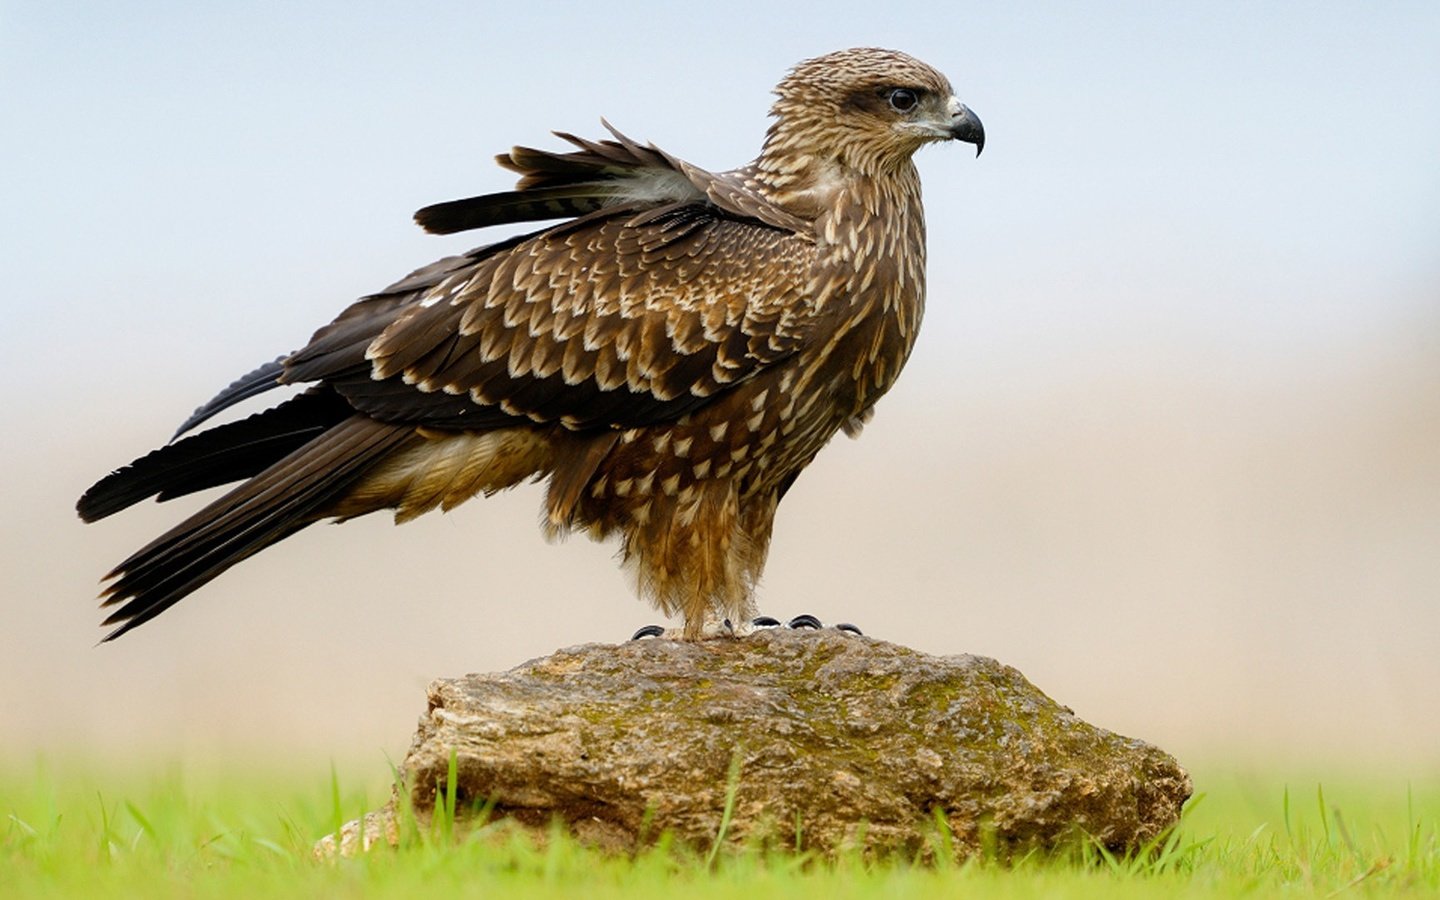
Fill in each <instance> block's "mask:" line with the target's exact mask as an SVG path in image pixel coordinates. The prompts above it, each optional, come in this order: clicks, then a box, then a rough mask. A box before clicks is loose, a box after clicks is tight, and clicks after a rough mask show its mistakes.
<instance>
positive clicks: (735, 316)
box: [283, 200, 818, 430]
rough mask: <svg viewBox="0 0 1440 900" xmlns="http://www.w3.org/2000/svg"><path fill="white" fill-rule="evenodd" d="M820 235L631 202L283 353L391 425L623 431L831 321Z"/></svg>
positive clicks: (701, 208)
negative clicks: (814, 276) (819, 272)
mask: <svg viewBox="0 0 1440 900" xmlns="http://www.w3.org/2000/svg"><path fill="white" fill-rule="evenodd" d="M814 253H815V245H814V243H813V241H812V240H811V239H810V237H809V235H808V234H799V233H796V232H794V231H790V230H787V229H782V228H778V227H775V226H773V225H768V224H765V223H763V222H760V221H758V220H756V219H754V218H749V217H740V216H737V215H735V214H733V213H731V212H728V211H726V210H722V209H721V208H719V207H717V206H716V205H714V204H713V203H710V202H707V201H703V200H702V201H698V202H697V201H693V200H692V201H689V202H686V201H678V202H669V203H660V204H659V205H655V204H654V203H653V202H651V203H645V202H640V201H631V202H627V203H623V204H621V205H618V206H607V207H605V208H604V209H601V210H598V211H596V212H592V213H589V214H587V215H585V216H582V217H580V218H579V219H576V220H573V221H571V222H568V223H564V224H562V225H558V226H556V227H554V228H551V229H549V230H546V231H543V232H540V233H537V234H534V235H529V236H526V237H524V238H520V239H516V240H515V241H513V242H511V243H510V245H509V246H507V247H505V248H504V249H503V250H501V251H499V252H492V253H490V254H488V255H485V256H483V257H482V258H479V259H477V260H475V261H474V262H473V263H471V264H469V265H465V266H461V267H458V268H455V269H453V270H451V271H449V272H448V273H446V274H444V275H443V276H442V277H440V279H439V280H438V281H436V282H435V283H434V284H433V285H430V286H428V287H425V288H423V289H422V290H420V291H419V292H418V293H417V294H416V295H414V297H409V298H407V300H406V302H404V303H402V304H400V305H394V304H392V303H385V302H378V301H377V305H376V306H375V308H374V309H368V308H366V307H365V306H364V304H365V303H366V302H367V301H361V303H359V304H357V305H356V306H353V307H351V309H350V310H347V312H346V314H344V315H342V317H341V319H338V320H337V321H336V322H334V323H332V324H331V325H330V326H327V328H325V329H322V330H321V331H320V332H318V333H317V334H316V337H315V339H314V340H312V342H311V343H310V344H309V345H308V346H307V347H305V348H304V349H302V350H300V351H298V352H297V353H295V354H293V355H291V356H290V357H289V358H287V359H286V360H285V363H284V366H285V374H284V376H283V380H285V381H287V382H303V381H314V380H319V381H324V382H326V383H328V384H330V385H331V386H333V387H334V388H335V389H336V390H337V391H339V392H340V394H341V395H342V396H344V397H345V398H346V399H347V400H349V402H350V403H351V404H352V405H353V406H354V407H355V408H356V409H358V410H360V411H361V412H364V413H366V414H368V415H371V416H373V417H375V418H378V419H381V420H384V421H391V422H408V423H414V424H419V425H428V426H433V427H443V428H487V427H496V426H500V425H507V424H516V423H519V422H550V423H559V424H561V425H564V426H565V427H568V428H571V429H577V430H578V429H586V428H597V427H608V428H624V427H633V426H637V425H644V424H650V423H653V422H658V421H665V420H668V419H673V418H676V417H679V416H681V415H684V414H685V413H686V412H688V411H690V410H692V409H695V408H697V407H698V406H700V405H702V404H704V403H705V402H707V400H708V399H709V398H711V397H712V396H714V395H715V394H717V393H719V392H721V391H723V390H725V389H726V388H728V387H730V386H732V385H734V384H736V383H738V382H740V381H743V380H744V379H746V378H748V377H750V376H752V375H753V374H754V373H756V372H757V371H759V370H760V369H762V368H764V367H766V366H769V365H772V364H774V363H776V362H778V361H780V360H782V359H785V358H786V357H788V356H790V355H791V354H793V353H794V352H796V350H798V349H799V347H800V346H802V344H803V343H804V341H805V340H806V338H807V336H808V335H809V333H810V332H811V330H812V329H813V327H814V326H815V323H816V322H817V321H818V317H817V310H816V309H814V308H813V306H812V305H811V304H810V301H809V298H810V296H811V290H810V285H809V283H808V282H809V278H810V269H811V266H812V262H813V259H814Z"/></svg>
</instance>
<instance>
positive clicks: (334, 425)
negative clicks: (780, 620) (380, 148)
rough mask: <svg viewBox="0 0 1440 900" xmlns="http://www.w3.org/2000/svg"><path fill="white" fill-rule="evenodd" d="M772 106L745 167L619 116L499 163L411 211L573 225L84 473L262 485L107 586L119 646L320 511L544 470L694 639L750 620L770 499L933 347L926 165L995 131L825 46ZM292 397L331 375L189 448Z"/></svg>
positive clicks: (940, 83)
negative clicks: (630, 133)
mask: <svg viewBox="0 0 1440 900" xmlns="http://www.w3.org/2000/svg"><path fill="white" fill-rule="evenodd" d="M775 94H776V95H777V98H778V99H777V100H776V101H775V103H774V105H773V107H772V109H771V116H772V122H771V124H770V126H769V128H768V130H767V132H766V136H765V141H764V145H763V147H762V148H761V151H760V155H759V156H758V157H757V158H756V159H755V160H754V161H753V162H751V163H750V164H748V165H746V166H743V167H741V168H738V169H733V170H730V171H727V172H708V171H705V170H703V169H700V168H698V167H696V166H694V165H691V164H690V163H687V162H685V161H684V160H681V159H678V158H676V157H674V156H671V155H670V154H668V153H665V152H664V151H662V150H660V149H658V148H657V147H655V146H654V145H653V144H646V145H642V144H639V143H637V142H636V141H633V140H631V139H630V138H628V137H626V136H625V135H623V134H621V133H620V132H618V131H616V130H615V129H613V128H611V127H610V126H609V124H608V123H605V127H606V128H607V129H608V130H609V133H610V137H609V138H607V139H604V140H586V139H582V138H579V137H575V136H573V135H569V134H563V133H558V132H557V137H559V138H561V139H562V140H564V141H566V142H567V143H569V144H570V145H572V149H567V150H566V151H565V152H558V151H549V150H536V149H531V148H527V147H516V148H515V149H513V150H511V151H510V152H509V153H505V154H501V155H500V156H499V157H497V160H498V162H499V164H500V165H501V166H503V167H505V168H507V169H510V170H511V171H514V172H516V173H518V174H519V175H520V178H519V183H518V184H517V185H516V187H515V190H513V191H509V192H504V193H496V194H488V195H485V196H479V197H471V198H468V199H462V200H455V201H451V202H448V203H440V204H437V205H435V206H430V207H426V208H425V209H422V210H420V211H419V212H418V213H416V215H415V218H416V220H417V222H418V223H419V224H420V225H421V226H423V227H424V228H426V229H427V230H429V231H431V232H436V233H440V234H449V233H453V232H458V231H464V230H468V229H473V228H481V227H485V226H489V225H502V224H508V223H515V222H547V221H548V222H549V223H550V224H546V225H545V226H544V227H541V228H539V230H535V231H532V232H530V233H528V234H523V235H520V236H517V237H511V238H508V239H506V240H502V241H499V242H498V243H493V244H489V245H487V246H484V247H480V248H479V249H476V250H473V251H471V252H469V253H467V254H464V255H463V256H456V257H449V258H446V259H442V260H440V261H439V262H436V263H434V264H432V265H429V266H426V267H424V268H422V269H419V270H417V271H416V272H414V273H412V274H411V275H409V276H408V277H406V278H404V279H402V280H401V281H399V282H397V283H395V284H393V285H391V286H390V287H388V288H386V289H385V290H383V291H380V292H379V293H376V294H372V295H369V296H366V297H363V298H361V299H359V300H357V301H356V302H355V303H353V304H351V305H350V306H349V307H348V308H346V309H345V310H344V311H343V312H341V313H340V315H339V316H338V317H337V318H336V319H335V320H334V321H333V322H331V323H330V324H328V325H326V326H324V327H323V328H321V329H319V330H318V331H317V332H315V334H314V336H313V337H312V338H311V339H310V342H309V343H308V344H306V345H305V346H304V347H302V348H300V349H299V350H297V351H295V352H293V353H291V354H289V355H288V356H284V357H281V358H280V359H278V360H276V361H275V362H272V363H268V364H266V365H263V366H261V367H259V368H258V369H256V370H255V371H253V372H251V373H250V374H249V375H246V376H244V377H242V378H240V379H239V380H237V381H236V382H235V383H233V384H231V385H230V386H229V387H228V388H226V389H225V390H224V391H222V392H221V393H220V394H219V395H218V396H217V397H215V399H213V400H212V401H210V402H209V403H208V404H206V405H205V406H202V407H201V408H200V409H198V410H196V412H195V414H194V415H193V416H192V417H191V418H190V419H189V420H188V421H186V422H185V423H184V424H183V425H182V426H181V428H180V430H179V432H177V434H176V438H175V439H174V440H172V442H171V443H168V444H166V445H165V446H163V447H161V448H160V449H158V450H155V451H154V452H152V453H150V454H149V455H146V456H143V457H141V458H140V459H137V460H136V461H134V462H133V463H131V464H130V465H128V466H125V467H124V468H121V469H118V470H116V471H115V472H112V473H111V474H110V475H108V476H106V477H105V478H103V479H101V480H100V481H99V482H98V483H97V484H95V485H94V486H93V487H92V488H90V490H88V491H87V492H86V493H85V494H84V496H83V497H81V498H80V501H79V503H78V505H77V508H78V511H79V513H80V516H81V518H83V519H84V520H86V521H87V522H88V521H94V520H97V519H102V518H104V517H106V516H109V515H111V514H112V513H115V512H118V511H120V510H122V509H124V508H126V507H128V506H130V505H132V504H134V503H137V502H139V501H141V500H144V499H146V498H148V497H152V496H154V497H157V498H158V499H160V500H166V499H169V498H171V497H177V496H181V495H184V494H189V493H192V492H195V491H199V490H202V489H206V488H211V487H215V486H219V485H225V484H231V483H234V482H238V484H237V485H236V486H235V487H233V488H232V489H231V490H230V491H229V492H228V493H225V494H224V495H223V496H220V497H219V498H218V499H216V500H214V501H213V502H211V503H210V504H209V505H208V506H205V507H204V508H203V509H201V510H200V511H198V512H196V513H195V514H194V515H192V516H190V517H189V518H187V519H186V520H185V521H183V522H181V523H180V524H178V525H176V526H175V527H174V528H172V529H171V530H170V531H168V532H166V533H165V534H163V535H161V536H160V537H158V538H156V539H155V540H154V541H152V542H151V543H149V544H147V545H146V546H145V547H143V548H141V549H140V550H138V551H137V552H136V553H134V554H133V555H132V556H130V557H129V558H128V559H126V560H125V561H124V562H122V563H120V564H119V565H118V566H116V567H115V568H114V570H112V571H111V572H110V573H109V575H108V576H106V578H107V580H108V582H109V583H108V585H107V586H106V588H105V590H104V593H103V595H102V596H103V598H104V599H103V605H104V606H107V607H109V606H115V607H117V608H115V609H114V610H113V611H112V612H111V614H110V615H109V617H108V618H107V619H105V623H104V624H106V625H113V626H117V627H115V628H114V630H112V631H111V632H109V634H108V635H107V636H106V637H105V640H113V639H114V638H117V637H119V636H120V635H122V634H124V633H126V632H127V631H129V630H131V629H133V628H135V627H137V626H139V625H142V624H144V623H145V622H148V621H149V620H151V619H153V618H154V617H155V616H157V615H159V614H160V613H162V612H164V611H165V610H166V609H168V608H170V607H171V606H172V605H173V604H175V603H176V602H177V601H179V600H180V599H181V598H183V597H185V596H186V595H187V594H189V593H191V592H192V591H194V590H196V589H197V588H199V587H201V586H202V585H204V584H206V583H207V582H209V581H210V580H211V579H213V578H215V577H216V576H217V575H219V574H220V573H222V572H224V571H225V570H226V569H228V568H229V567H231V566H233V565H235V564H236V563H238V562H240V561H241V560H243V559H245V558H247V557H249V556H251V555H252V554H255V553H258V552H259V551H261V550H263V549H264V548H265V547H267V546H269V545H271V544H274V543H275V542H277V541H280V540H282V539H284V538H286V537H289V536H290V535H292V534H294V533H295V532H297V531H300V530H301V529H303V528H305V527H306V526H307V525H310V524H312V523H315V522H318V521H321V520H326V519H337V520H344V519H349V518H353V517H355V516H360V515H364V514H365V513H370V512H375V511H377V510H382V509H391V510H394V511H395V513H394V514H395V519H396V520H397V521H398V522H404V521H407V520H409V519H412V518H414V517H415V516H418V515H419V514H421V513H423V512H426V511H428V510H432V509H435V508H437V507H438V508H441V509H447V510H448V509H450V508H452V507H454V506H455V505H457V504H459V503H462V502H464V501H465V500H468V499H469V498H471V497H474V496H475V495H477V494H486V495H488V494H492V493H494V492H496V491H500V490H504V489H505V488H509V487H512V486H514V485H516V484H518V483H520V482H522V481H526V480H530V479H535V480H539V479H548V488H547V493H546V496H545V501H544V513H545V515H544V526H543V527H544V528H545V529H546V530H547V532H549V533H550V534H552V535H554V534H560V533H564V532H568V531H572V530H583V531H587V532H589V533H590V534H591V535H592V536H594V537H596V538H597V539H599V538H604V537H606V536H610V535H617V536H618V537H619V540H620V555H621V557H622V559H623V560H624V563H625V565H626V566H627V567H628V568H630V569H631V570H632V571H633V573H634V575H635V577H636V581H637V584H638V590H639V592H640V594H641V595H642V596H644V597H646V598H648V599H650V600H651V601H653V602H654V604H655V605H656V606H658V607H659V609H660V610H662V611H663V612H664V613H665V614H666V615H674V614H676V613H679V614H680V615H681V616H682V617H683V631H682V636H683V637H686V638H696V637H700V636H702V635H703V634H707V633H710V631H712V630H714V628H715V627H716V626H718V625H719V623H721V622H722V621H727V620H728V621H735V622H748V621H749V618H750V617H751V616H752V615H753V614H754V612H755V610H754V600H753V594H754V589H755V586H756V581H757V579H758V578H759V576H760V572H761V568H762V567H763V565H764V562H765V556H766V551H767V548H768V546H769V542H770V533H771V527H772V524H773V521H774V516H775V510H776V506H777V505H778V504H779V502H780V500H781V498H783V497H784V496H785V492H786V491H787V490H789V488H790V486H791V485H792V484H794V483H795V479H796V478H797V477H798V476H799V474H800V472H801V470H803V469H804V468H805V466H806V465H808V464H809V463H810V461H811V460H812V459H814V457H815V455H816V454H817V453H818V452H819V451H820V448H821V447H823V446H825V444H826V443H827V442H828V441H829V440H830V439H831V438H832V437H833V436H834V435H835V433H836V432H838V431H842V430H843V431H845V432H846V433H847V434H850V435H852V436H853V435H855V434H856V433H857V432H858V431H859V430H860V428H861V425H862V424H863V423H864V422H865V421H866V420H867V419H868V417H869V416H870V413H871V410H872V407H873V406H874V404H875V402H876V401H877V400H878V399H879V398H880V396H881V395H882V394H884V393H885V392H886V390H888V389H889V388H890V386H891V385H892V384H894V382H895V379H896V376H898V375H899V374H900V369H901V367H903V366H904V364H905V360H906V358H907V357H909V355H910V350H911V347H912V346H913V345H914V343H915V336H916V331H917V329H918V328H919V327H920V319H921V313H922V312H923V309H924V296H925V222H924V214H923V210H922V208H921V203H920V179H919V175H918V174H917V172H916V169H915V166H914V164H913V162H912V159H911V157H912V156H913V154H914V153H915V151H917V150H918V149H920V148H921V147H922V146H924V145H926V144H930V143H933V142H937V141H950V140H959V141H964V142H968V143H971V144H974V145H975V147H976V153H977V154H978V153H979V151H980V149H982V148H983V146H984V139H985V133H984V131H983V129H982V127H981V124H980V121H979V119H978V118H977V117H976V116H975V115H974V114H973V113H972V112H971V111H970V110H969V109H968V108H967V107H966V106H965V105H964V104H962V103H961V102H960V101H959V100H958V99H956V97H955V96H954V92H953V90H952V89H951V86H950V82H949V81H947V80H946V78H945V77H944V76H943V75H941V74H940V73H939V72H937V71H936V70H935V69H933V68H931V67H930V66H928V65H926V64H924V63H922V62H920V61H919V60H916V59H914V58H912V57H910V56H907V55H905V54H903V53H898V52H895V51H890V50H878V49H852V50H842V51H839V52H836V53H831V54H828V55H825V56H821V57H818V58H815V59H811V60H807V61H805V62H802V63H800V64H798V65H797V66H795V67H794V68H793V69H792V70H791V71H790V72H789V73H788V74H787V76H786V77H785V78H784V80H782V81H781V82H780V84H779V86H778V87H776V89H775ZM557 219H558V220H561V221H559V222H558V223H556V222H554V221H553V220H557ZM278 385H309V387H308V389H306V390H304V391H303V392H302V393H298V394H296V395H294V396H293V397H291V398H290V399H288V400H286V401H285V402H283V403H280V404H279V405H276V406H274V407H272V408H270V409H268V410H266V411H264V412H260V413H257V414H255V415H252V416H250V417H249V418H244V419H240V420H238V421H233V422H229V423H227V424H222V425H218V426H215V427H212V428H209V429H207V430H202V431H199V432H198V433H195V434H191V435H189V436H186V437H183V438H182V437H181V436H182V435H184V434H186V433H187V432H190V431H191V430H192V429H194V428H195V426H197V425H199V424H200V423H202V422H204V421H206V420H207V419H209V418H210V417H211V416H213V415H214V414H215V413H217V412H220V411H221V410H223V409H226V408H228V407H230V406H232V405H234V404H236V403H238V402H240V401H242V400H245V399H247V398H250V397H253V396H255V395H256V394H259V393H261V392H263V391H266V390H269V389H271V388H274V387H276V386H278Z"/></svg>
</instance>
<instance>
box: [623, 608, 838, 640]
mask: <svg viewBox="0 0 1440 900" xmlns="http://www.w3.org/2000/svg"><path fill="white" fill-rule="evenodd" d="M824 627H825V625H824V623H822V622H821V621H820V620H819V619H817V618H816V617H814V616H812V615H810V614H809V613H802V614H800V615H798V616H796V617H795V618H793V619H791V620H790V621H788V622H782V621H780V620H779V619H777V618H774V617H773V616H756V617H755V618H754V619H751V620H750V624H749V625H748V626H741V627H740V628H736V627H735V625H734V624H733V623H731V621H730V620H729V619H721V620H720V621H719V622H717V623H714V624H713V625H708V626H707V627H706V628H705V629H704V630H703V631H702V632H701V635H700V636H701V637H702V638H711V637H744V636H745V635H746V634H749V633H750V632H751V631H754V630H755V629H757V628H790V629H794V630H797V631H799V630H811V631H819V630H821V629H823V628H824ZM834 628H835V630H836V631H843V632H845V633H847V634H854V635H860V636H863V635H864V634H865V633H864V632H863V631H861V630H860V629H859V628H857V627H855V626H854V625H851V624H850V623H849V622H841V623H839V624H838V625H835V626H834ZM682 637H684V629H681V628H666V627H665V626H664V625H646V626H645V627H643V628H641V629H640V630H639V631H636V632H635V633H634V634H632V635H631V636H630V640H632V641H638V640H643V639H644V638H670V639H672V640H674V639H679V638H682Z"/></svg>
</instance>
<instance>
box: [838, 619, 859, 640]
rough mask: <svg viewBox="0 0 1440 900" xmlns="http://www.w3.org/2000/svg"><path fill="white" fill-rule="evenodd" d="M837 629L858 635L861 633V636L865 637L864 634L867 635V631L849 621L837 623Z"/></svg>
mask: <svg viewBox="0 0 1440 900" xmlns="http://www.w3.org/2000/svg"><path fill="white" fill-rule="evenodd" d="M835 630H836V631H848V632H850V633H851V634H858V635H860V636H861V637H864V636H865V632H863V631H861V630H860V629H858V628H856V627H855V626H854V625H851V624H850V623H849V622H841V623H840V624H839V625H836V626H835Z"/></svg>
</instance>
